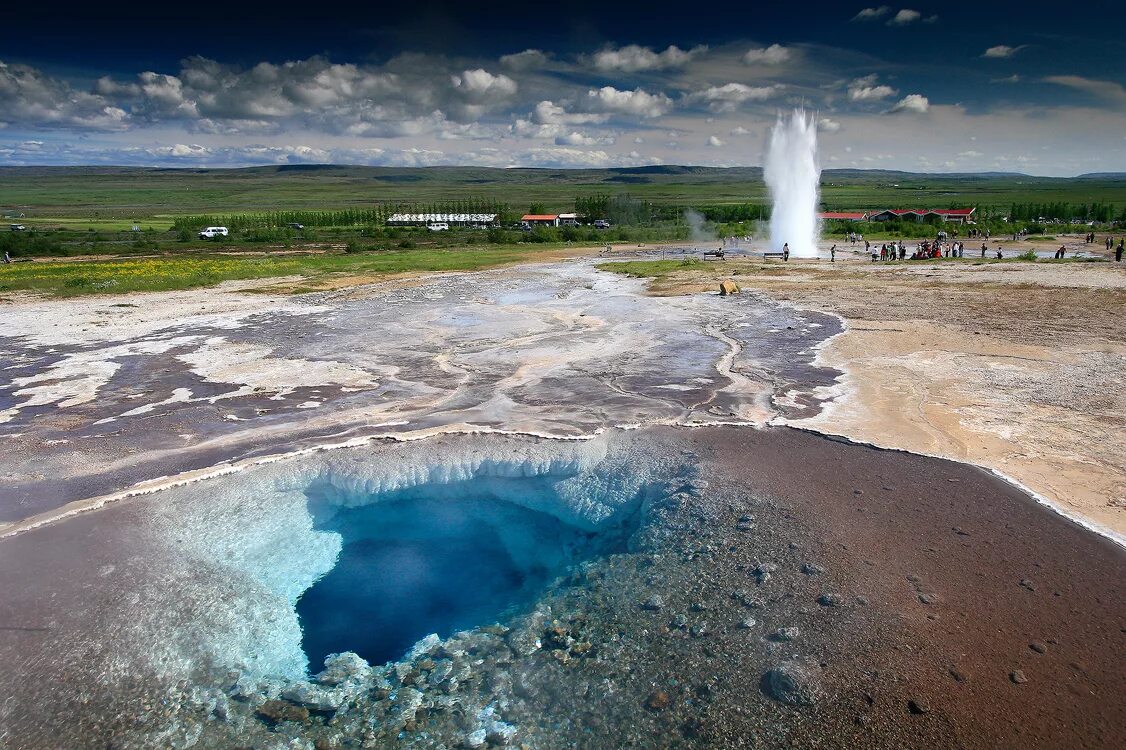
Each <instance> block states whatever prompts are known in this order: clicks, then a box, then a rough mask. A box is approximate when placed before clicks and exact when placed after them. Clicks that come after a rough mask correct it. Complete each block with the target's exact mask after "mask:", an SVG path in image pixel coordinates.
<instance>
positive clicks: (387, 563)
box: [297, 476, 632, 665]
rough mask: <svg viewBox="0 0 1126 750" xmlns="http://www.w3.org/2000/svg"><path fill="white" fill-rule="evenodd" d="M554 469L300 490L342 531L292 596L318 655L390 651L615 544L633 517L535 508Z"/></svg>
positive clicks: (549, 487) (505, 600)
mask: <svg viewBox="0 0 1126 750" xmlns="http://www.w3.org/2000/svg"><path fill="white" fill-rule="evenodd" d="M559 479H560V478H559V477H543V476H537V477H526V478H524V477H517V478H502V479H498V478H495V477H492V478H482V479H474V480H469V481H462V482H455V483H451V484H426V485H422V486H417V487H412V488H410V489H407V490H400V491H396V492H393V493H386V494H383V495H378V496H367V497H346V496H342V495H341V494H340V491H339V490H338V489H333V490H332V491H331V493H326V494H321V493H319V492H318V491H317V490H316V489H313V490H310V492H309V507H310V510H311V511H312V514H313V517H314V519H315V523H316V526H317V528H318V529H319V530H322V531H331V532H335V533H338V534H340V535H341V538H342V543H343V547H342V551H341V553H340V556H339V558H338V560H337V564H336V566H335V567H334V568H333V569H332V570H331V571H330V572H329V573H327V574H326V575H325V576H323V577H322V578H321V579H320V580H319V581H317V582H316V583H315V584H314V585H313V586H312V587H311V588H309V589H308V590H307V591H306V592H305V593H304V594H303V595H302V597H301V599H300V600H299V601H298V603H297V613H298V616H299V617H300V620H301V625H302V632H303V640H302V645H303V648H304V650H305V653H306V655H307V656H308V657H309V662H310V664H312V665H319V664H321V663H322V662H323V660H324V657H325V656H326V655H328V654H330V653H338V652H341V651H355V652H356V653H358V654H359V655H360V656H362V657H364V658H365V659H367V660H368V661H369V662H371V663H373V664H380V663H385V662H388V661H395V660H397V659H399V658H401V657H402V656H403V654H404V653H405V652H406V651H407V650H408V649H409V648H410V647H411V645H413V644H414V643H415V642H416V641H417V640H418V639H420V638H422V637H424V636H426V635H428V634H430V633H437V634H438V635H439V636H440V637H442V638H445V637H448V636H449V635H451V634H452V633H454V632H456V631H458V630H466V629H470V628H473V627H476V626H483V625H489V624H492V623H494V622H497V621H498V620H503V619H504V618H505V617H508V616H511V615H514V614H517V613H518V612H519V611H520V610H522V609H524V608H526V607H528V606H529V605H530V604H531V602H532V601H534V599H535V598H536V597H537V596H538V594H540V593H541V592H542V591H543V590H544V589H545V587H547V586H548V585H549V584H550V583H551V582H552V581H554V580H555V579H556V578H557V577H558V576H560V575H562V574H564V573H565V572H566V571H567V569H568V568H569V567H570V566H572V565H574V564H575V563H576V562H579V561H581V560H583V559H588V558H590V557H593V556H600V555H605V554H609V553H612V552H615V551H621V550H623V549H624V548H625V544H626V539H627V538H628V535H629V533H631V532H632V527H631V526H630V524H628V523H627V524H626V525H624V526H623V525H621V524H619V525H617V526H615V527H614V528H612V529H608V530H602V531H599V532H590V531H587V530H583V529H580V528H577V527H575V526H572V525H569V524H567V523H564V522H563V521H560V520H559V519H558V518H556V517H555V516H553V515H551V514H550V513H547V512H542V511H540V510H531V509H529V508H528V507H524V506H526V505H528V506H533V507H536V508H550V507H552V505H553V503H559V502H560V501H559V499H558V497H557V495H556V493H555V487H556V482H558V481H559Z"/></svg>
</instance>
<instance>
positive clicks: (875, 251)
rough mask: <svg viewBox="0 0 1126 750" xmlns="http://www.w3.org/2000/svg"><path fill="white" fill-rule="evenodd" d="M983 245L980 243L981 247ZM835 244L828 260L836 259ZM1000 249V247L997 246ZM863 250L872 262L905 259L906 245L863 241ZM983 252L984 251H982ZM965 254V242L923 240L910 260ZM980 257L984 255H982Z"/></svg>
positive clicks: (901, 241)
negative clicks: (877, 244)
mask: <svg viewBox="0 0 1126 750" xmlns="http://www.w3.org/2000/svg"><path fill="white" fill-rule="evenodd" d="M984 247H985V245H984V244H982V248H984ZM836 248H837V246H836V245H833V247H832V248H830V250H829V255H830V260H832V261H834V262H835V261H836ZM997 249H998V250H1000V248H997ZM864 252H865V253H866V254H867V255H869V256H871V258H872V262H873V263H878V262H880V261H891V260H906V259H907V257H908V256H907V246H906V245H904V244H903V240H898V241H895V242H890V243H889V242H885V243H883V244H882V245H880V247H879V248H877V247H876V246H875V245H873V244H872V243H871V242H867V241H865V242H864ZM983 252H984V251H983ZM965 254H966V243H964V242H943V241H941V240H923V241H922V242H919V243H917V244H916V245H915V249H914V250H913V251H912V252H911V256H910V259H911V260H927V259H930V258H962V257H964V256H965ZM981 257H983V258H984V257H985V256H984V255H982V256H981Z"/></svg>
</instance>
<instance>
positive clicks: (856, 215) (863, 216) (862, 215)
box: [817, 211, 868, 221]
mask: <svg viewBox="0 0 1126 750" xmlns="http://www.w3.org/2000/svg"><path fill="white" fill-rule="evenodd" d="M817 218H818V219H822V220H824V221H868V212H867V211H822V212H821V213H819V214H817Z"/></svg>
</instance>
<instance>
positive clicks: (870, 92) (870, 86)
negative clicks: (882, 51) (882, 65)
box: [848, 74, 899, 102]
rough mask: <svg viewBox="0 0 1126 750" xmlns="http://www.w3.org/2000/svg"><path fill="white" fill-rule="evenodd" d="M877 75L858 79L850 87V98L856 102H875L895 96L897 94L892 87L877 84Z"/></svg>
mask: <svg viewBox="0 0 1126 750" xmlns="http://www.w3.org/2000/svg"><path fill="white" fill-rule="evenodd" d="M877 80H878V79H877V77H876V75H875V74H872V75H868V76H864V77H863V78H856V79H854V80H853V81H852V82H851V83H849V85H848V98H849V100H851V101H854V102H875V101H880V100H881V99H887V98H888V97H889V96H895V95H896V94H897V93H899V92H897V91H896V90H895V89H893V88H892V87H891V86H886V85H881V84H879V83H877Z"/></svg>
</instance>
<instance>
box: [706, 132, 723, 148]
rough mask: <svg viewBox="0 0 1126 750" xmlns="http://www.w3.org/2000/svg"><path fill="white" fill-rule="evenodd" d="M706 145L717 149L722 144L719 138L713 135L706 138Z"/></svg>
mask: <svg viewBox="0 0 1126 750" xmlns="http://www.w3.org/2000/svg"><path fill="white" fill-rule="evenodd" d="M708 145H709V146H711V147H712V148H719V147H720V146H723V145H724V143H723V141H721V140H720V139H719V138H717V137H716V136H714V135H713V136H709V137H708Z"/></svg>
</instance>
